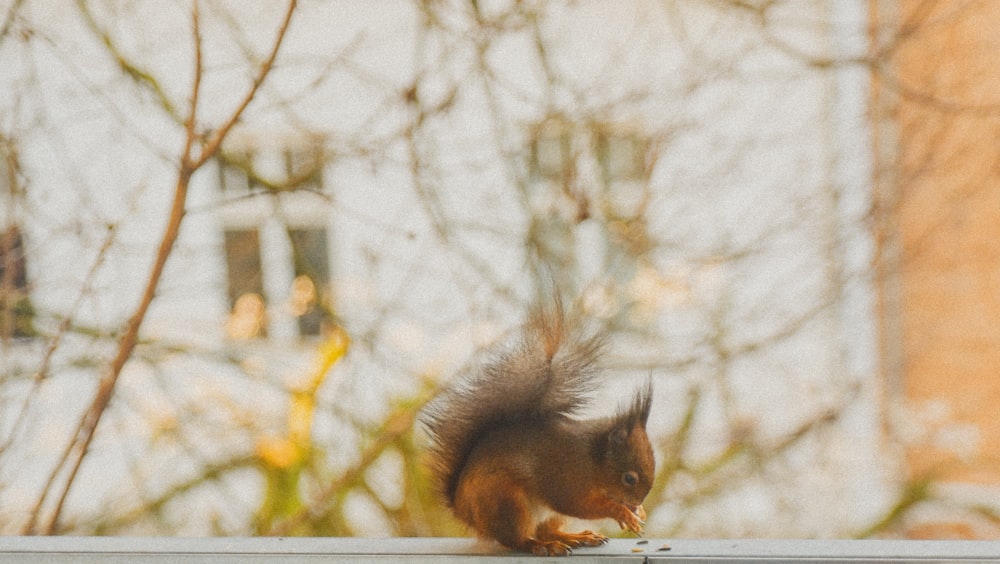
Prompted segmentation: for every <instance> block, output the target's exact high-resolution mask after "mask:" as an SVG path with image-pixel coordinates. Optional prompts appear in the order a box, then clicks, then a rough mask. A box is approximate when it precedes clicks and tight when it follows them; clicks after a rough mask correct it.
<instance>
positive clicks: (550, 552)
mask: <svg viewBox="0 0 1000 564" xmlns="http://www.w3.org/2000/svg"><path fill="white" fill-rule="evenodd" d="M522 548H523V549H524V551H525V552H530V553H532V554H534V555H535V556H569V555H570V554H573V548H572V547H571V546H569V545H568V544H566V543H564V542H562V541H557V540H540V539H536V538H530V537H529V538H528V539H526V540H525V541H524V546H523V547H522Z"/></svg>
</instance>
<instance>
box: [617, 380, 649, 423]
mask: <svg viewBox="0 0 1000 564" xmlns="http://www.w3.org/2000/svg"><path fill="white" fill-rule="evenodd" d="M652 407H653V377H652V376H650V377H649V378H647V379H646V385H645V386H643V387H642V388H640V389H639V390H638V391H636V393H635V397H633V398H632V403H631V405H629V406H627V408H625V409H622V410H621V411H620V412H619V414H618V417H616V419H617V420H618V422H620V423H624V424H625V425H626V426H627V427H628V428H633V427H645V426H646V422H647V421H648V420H649V412H650V410H651V409H652Z"/></svg>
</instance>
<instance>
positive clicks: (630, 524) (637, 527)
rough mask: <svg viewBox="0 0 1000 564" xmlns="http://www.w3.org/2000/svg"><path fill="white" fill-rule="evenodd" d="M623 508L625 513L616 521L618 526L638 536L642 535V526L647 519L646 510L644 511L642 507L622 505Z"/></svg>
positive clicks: (622, 512)
mask: <svg viewBox="0 0 1000 564" xmlns="http://www.w3.org/2000/svg"><path fill="white" fill-rule="evenodd" d="M621 508H622V509H623V511H621V513H620V514H619V516H618V518H617V519H616V520H617V521H618V526H620V527H621V528H622V529H624V530H627V531H631V532H633V533H636V534H640V533H642V525H643V523H644V522H645V519H646V510H645V509H643V508H642V506H641V505H638V506H629V505H622V506H621Z"/></svg>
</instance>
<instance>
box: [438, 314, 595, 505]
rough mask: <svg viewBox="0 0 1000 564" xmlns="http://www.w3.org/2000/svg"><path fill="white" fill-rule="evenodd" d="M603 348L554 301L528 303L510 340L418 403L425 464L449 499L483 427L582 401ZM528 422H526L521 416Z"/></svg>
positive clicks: (566, 410) (569, 409)
mask: <svg viewBox="0 0 1000 564" xmlns="http://www.w3.org/2000/svg"><path fill="white" fill-rule="evenodd" d="M602 347H603V339H602V338H601V336H600V335H598V334H590V335H587V334H585V333H584V329H583V327H582V326H581V323H580V320H579V319H578V318H575V317H570V316H567V315H566V313H565V312H564V310H563V306H562V303H561V301H560V300H559V299H558V298H555V299H553V303H552V304H550V305H548V306H539V307H535V308H534V310H533V311H532V312H531V314H530V315H529V316H528V319H527V321H526V322H525V323H524V325H523V327H522V329H521V333H520V337H519V339H518V341H517V342H516V344H515V345H514V346H513V347H510V348H509V349H507V350H503V351H501V352H499V353H498V354H496V356H495V357H494V359H493V360H492V361H491V362H489V363H488V364H486V365H485V366H483V367H482V368H481V369H480V370H478V371H476V372H473V373H472V374H470V375H469V376H467V377H465V378H462V379H461V380H460V381H458V382H457V383H455V384H454V385H453V386H451V387H449V388H447V389H445V390H444V391H442V392H441V394H440V395H439V396H438V397H437V398H435V399H434V400H433V401H432V402H431V403H430V404H429V405H428V406H427V408H426V409H425V411H424V413H423V416H422V418H421V420H422V423H423V425H424V427H425V428H426V430H427V431H428V434H429V435H430V438H431V446H430V450H429V454H430V461H429V462H430V468H431V471H432V473H433V474H434V477H435V479H436V480H437V481H438V485H439V487H440V488H441V490H442V492H443V493H444V495H445V498H446V500H447V501H448V503H449V505H450V504H451V503H452V502H453V501H454V496H455V488H456V486H457V483H458V477H459V475H460V474H461V471H462V467H463V466H464V464H465V461H466V459H467V458H468V456H469V453H470V452H471V451H472V449H473V447H474V446H475V444H476V442H477V441H478V440H479V438H480V437H482V436H483V435H484V434H486V433H487V432H491V431H494V430H497V429H502V428H503V427H505V426H506V425H509V424H511V423H512V422H514V421H517V422H518V423H519V424H524V423H526V422H530V421H543V420H545V419H547V418H551V417H554V416H560V415H570V414H572V413H573V412H575V411H576V410H577V409H579V408H580V407H583V406H584V405H585V404H586V403H587V402H588V401H589V399H590V394H591V392H593V391H594V390H595V388H596V387H597V380H596V372H597V366H596V362H597V359H598V357H599V356H600V352H601V349H602ZM529 424H530V423H529Z"/></svg>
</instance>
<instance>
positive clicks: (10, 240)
mask: <svg viewBox="0 0 1000 564" xmlns="http://www.w3.org/2000/svg"><path fill="white" fill-rule="evenodd" d="M26 262H27V259H26V257H25V253H24V238H23V237H22V235H21V230H20V229H19V228H18V227H17V226H11V227H8V228H6V229H4V230H3V231H0V339H3V340H7V339H11V338H25V337H33V336H35V335H36V334H37V333H36V332H35V329H34V324H33V319H34V308H33V307H32V305H31V300H30V298H29V295H28V275H27V265H26Z"/></svg>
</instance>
